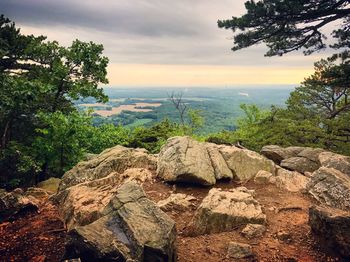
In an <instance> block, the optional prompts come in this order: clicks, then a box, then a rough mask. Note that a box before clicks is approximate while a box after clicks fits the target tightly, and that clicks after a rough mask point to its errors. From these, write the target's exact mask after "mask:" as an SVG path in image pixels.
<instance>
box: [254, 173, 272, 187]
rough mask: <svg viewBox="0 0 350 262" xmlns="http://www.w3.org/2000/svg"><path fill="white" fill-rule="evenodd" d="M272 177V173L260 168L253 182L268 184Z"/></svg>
mask: <svg viewBox="0 0 350 262" xmlns="http://www.w3.org/2000/svg"><path fill="white" fill-rule="evenodd" d="M272 177H273V175H272V174H271V173H270V172H267V171H264V170H260V171H259V172H258V173H257V174H256V176H255V177H254V182H255V183H257V184H268V183H270V180H271V178H272Z"/></svg>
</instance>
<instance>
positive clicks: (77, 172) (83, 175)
mask: <svg viewBox="0 0 350 262" xmlns="http://www.w3.org/2000/svg"><path fill="white" fill-rule="evenodd" d="M156 167H157V159H156V157H154V156H152V155H150V154H148V152H147V150H145V149H131V148H126V147H123V146H116V147H112V148H109V149H106V150H105V151H103V152H102V153H101V154H99V155H97V156H95V157H93V158H91V159H90V160H88V161H83V162H80V163H78V164H77V165H76V166H75V167H73V168H72V169H71V170H69V171H68V172H66V173H65V174H64V176H63V177H62V181H61V183H60V186H59V190H58V191H62V190H64V189H66V188H68V187H71V186H74V185H77V184H80V183H83V182H87V181H93V180H96V179H100V178H103V177H106V176H108V175H110V174H111V173H112V172H114V173H118V174H122V173H124V171H126V170H127V169H130V168H146V169H149V170H156Z"/></svg>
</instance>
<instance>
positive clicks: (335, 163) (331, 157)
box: [318, 152, 350, 177]
mask: <svg viewBox="0 0 350 262" xmlns="http://www.w3.org/2000/svg"><path fill="white" fill-rule="evenodd" d="M318 159H319V162H320V163H321V165H322V166H324V167H328V168H334V169H336V170H339V171H340V172H342V173H344V174H346V175H348V176H349V177H350V157H348V156H343V155H339V154H335V153H332V152H323V153H321V154H319V156H318Z"/></svg>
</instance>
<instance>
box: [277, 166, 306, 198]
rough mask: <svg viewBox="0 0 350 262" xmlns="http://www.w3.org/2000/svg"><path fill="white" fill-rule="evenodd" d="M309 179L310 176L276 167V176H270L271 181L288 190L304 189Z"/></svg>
mask: <svg viewBox="0 0 350 262" xmlns="http://www.w3.org/2000/svg"><path fill="white" fill-rule="evenodd" d="M309 181H310V178H308V177H306V176H304V175H302V174H300V173H298V172H296V171H289V170H286V169H284V168H278V170H277V176H275V177H271V178H270V182H271V183H273V184H275V185H276V186H277V187H279V188H282V189H286V190H288V191H290V192H298V191H303V190H305V189H306V186H307V184H308V182H309Z"/></svg>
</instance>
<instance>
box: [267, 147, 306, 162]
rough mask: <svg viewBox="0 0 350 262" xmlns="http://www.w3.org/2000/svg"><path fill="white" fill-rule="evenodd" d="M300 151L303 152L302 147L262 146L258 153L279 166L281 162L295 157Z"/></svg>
mask: <svg viewBox="0 0 350 262" xmlns="http://www.w3.org/2000/svg"><path fill="white" fill-rule="evenodd" d="M302 150H303V148H302V147H289V148H283V147H280V146H277V145H268V146H264V147H263V148H262V149H261V151H260V153H261V154H262V155H264V156H265V157H267V158H268V159H271V160H272V161H274V162H275V163H276V164H278V165H279V164H280V163H281V161H282V160H284V159H287V158H290V157H295V156H297V154H298V153H300V152H301V151H302Z"/></svg>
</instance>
